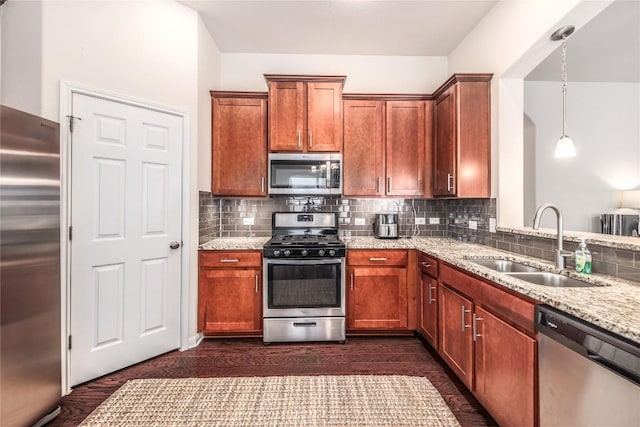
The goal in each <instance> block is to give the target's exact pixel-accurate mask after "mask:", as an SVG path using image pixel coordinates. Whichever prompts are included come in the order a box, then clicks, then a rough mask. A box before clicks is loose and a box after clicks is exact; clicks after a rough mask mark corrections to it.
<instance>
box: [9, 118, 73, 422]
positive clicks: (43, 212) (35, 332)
mask: <svg viewBox="0 0 640 427" xmlns="http://www.w3.org/2000/svg"><path fill="white" fill-rule="evenodd" d="M0 305H1V312H0V318H1V329H0V412H1V415H0V425H2V426H3V427H10V426H11V427H12V426H31V425H34V424H38V423H42V422H44V421H45V420H48V418H50V417H53V416H55V415H57V413H58V412H59V408H58V406H57V405H58V403H59V401H60V397H61V394H62V393H61V373H60V371H61V332H60V329H61V315H60V128H59V126H58V124H57V123H55V122H51V121H48V120H44V119H42V118H40V117H37V116H33V115H31V114H27V113H24V112H21V111H18V110H14V109H11V108H8V107H5V106H0Z"/></svg>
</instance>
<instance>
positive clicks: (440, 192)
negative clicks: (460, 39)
mask: <svg viewBox="0 0 640 427" xmlns="http://www.w3.org/2000/svg"><path fill="white" fill-rule="evenodd" d="M455 111H456V93H455V86H454V87H451V88H449V89H448V90H447V91H446V92H444V93H443V94H442V95H440V96H439V97H438V99H436V105H435V132H434V133H435V140H434V141H433V147H434V148H433V165H434V167H433V171H434V176H433V195H434V196H455V195H456V185H457V182H456V179H457V177H456V164H455V161H456V142H457V141H456V137H457V135H456V116H455Z"/></svg>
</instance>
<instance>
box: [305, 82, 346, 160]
mask: <svg viewBox="0 0 640 427" xmlns="http://www.w3.org/2000/svg"><path fill="white" fill-rule="evenodd" d="M305 136H306V138H307V150H308V151H342V83H331V82H327V83H307V132H306V135H305Z"/></svg>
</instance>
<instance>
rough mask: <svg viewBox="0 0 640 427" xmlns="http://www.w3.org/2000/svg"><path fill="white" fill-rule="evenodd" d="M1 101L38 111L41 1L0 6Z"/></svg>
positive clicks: (40, 85)
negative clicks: (0, 40) (0, 41)
mask: <svg viewBox="0 0 640 427" xmlns="http://www.w3.org/2000/svg"><path fill="white" fill-rule="evenodd" d="M0 20H1V27H2V28H1V31H0V33H1V38H2V43H1V46H2V47H1V49H2V50H1V52H2V55H1V56H2V64H1V69H0V76H2V78H1V79H0V80H1V84H0V102H1V103H2V104H4V105H7V106H9V107H12V108H15V109H17V110H22V111H26V112H27V113H31V114H35V115H39V114H40V110H41V102H40V94H41V93H42V81H41V80H42V79H41V74H42V58H41V56H42V4H41V3H40V2H36V1H21V2H19V1H10V2H7V3H5V4H4V5H3V6H2V7H1V8H0Z"/></svg>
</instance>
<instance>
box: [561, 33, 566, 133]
mask: <svg viewBox="0 0 640 427" xmlns="http://www.w3.org/2000/svg"><path fill="white" fill-rule="evenodd" d="M566 127H567V36H563V37H562V137H565V136H567V133H566Z"/></svg>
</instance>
